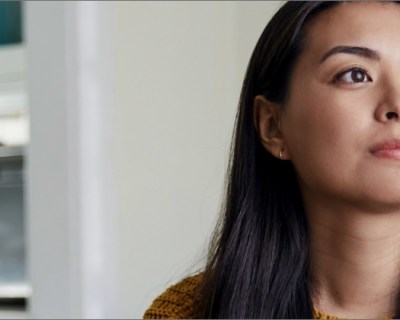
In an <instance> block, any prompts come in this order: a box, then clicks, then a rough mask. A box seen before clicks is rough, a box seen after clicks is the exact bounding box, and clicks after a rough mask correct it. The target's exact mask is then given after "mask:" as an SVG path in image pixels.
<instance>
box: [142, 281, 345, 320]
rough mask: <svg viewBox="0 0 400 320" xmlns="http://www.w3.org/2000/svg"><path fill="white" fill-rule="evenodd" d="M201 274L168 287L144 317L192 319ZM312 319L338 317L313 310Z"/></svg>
mask: <svg viewBox="0 0 400 320" xmlns="http://www.w3.org/2000/svg"><path fill="white" fill-rule="evenodd" d="M200 281H201V274H197V275H194V276H191V277H187V278H185V279H183V280H182V281H180V282H179V283H177V284H175V285H173V286H171V287H169V288H168V289H167V290H166V291H165V292H163V293H162V294H161V295H160V296H159V297H157V298H156V299H155V300H154V301H153V303H152V305H151V306H150V307H149V308H148V309H147V310H146V312H145V314H144V316H143V318H144V319H193V318H194V312H195V298H196V289H197V288H198V285H199V283H200ZM313 318H314V319H332V320H333V319H338V318H337V317H335V316H331V315H328V314H325V313H323V312H321V311H314V312H313Z"/></svg>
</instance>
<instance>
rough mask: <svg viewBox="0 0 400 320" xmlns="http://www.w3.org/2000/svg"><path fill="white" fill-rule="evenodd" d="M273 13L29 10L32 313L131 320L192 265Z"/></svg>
mask: <svg viewBox="0 0 400 320" xmlns="http://www.w3.org/2000/svg"><path fill="white" fill-rule="evenodd" d="M279 6H280V2H261V1H254V2H253V1H246V2H244V1H243V2H240V1H221V2H216V1H204V2H203V1H193V2H186V1H176V2H164V1H162V2H154V1H148V2H146V1H142V2H139V1H133V2H125V1H120V2H119V1H108V2H97V1H77V2H63V1H58V2H44V1H43V2H29V3H28V5H27V9H26V16H27V23H26V28H28V30H27V31H28V32H27V39H28V45H27V57H28V60H27V61H28V74H29V77H28V80H29V100H30V101H29V103H30V107H31V110H30V111H31V116H32V118H31V142H30V145H29V148H28V158H27V160H28V183H27V187H28V192H27V194H28V201H27V207H28V208H27V210H28V218H27V221H28V223H29V227H28V229H29V232H28V250H29V253H28V257H29V279H30V283H31V284H32V286H33V298H32V300H31V302H30V315H31V316H33V317H37V318H55V317H57V318H73V317H79V318H96V317H99V318H101V317H102V318H140V317H141V316H142V315H143V312H144V311H145V309H146V308H147V307H148V306H149V304H150V303H151V301H152V300H153V299H154V298H155V297H156V295H158V294H159V293H160V292H161V291H163V290H164V289H165V288H166V287H167V286H168V285H170V284H172V283H173V282H175V281H178V280H179V279H180V278H182V277H183V276H185V275H187V274H188V273H190V272H195V271H196V270H197V269H199V268H201V266H202V264H203V261H204V260H203V259H202V258H203V252H204V249H205V248H206V245H207V242H208V240H209V237H210V234H211V231H212V229H213V226H214V223H215V221H216V219H217V214H218V211H219V205H220V201H221V194H222V190H223V179H224V173H225V167H226V165H227V159H228V151H229V145H230V138H231V135H232V128H233V122H234V117H235V113H236V108H237V103H238V98H239V94H240V88H241V84H242V80H243V76H244V72H245V69H246V65H247V62H248V60H249V57H250V53H251V51H252V49H253V47H254V45H255V43H256V40H257V39H258V37H259V35H260V33H261V31H262V29H263V28H264V27H265V25H266V23H267V21H268V20H269V18H270V17H271V15H272V14H273V12H274V11H275V10H276V9H277V7H279Z"/></svg>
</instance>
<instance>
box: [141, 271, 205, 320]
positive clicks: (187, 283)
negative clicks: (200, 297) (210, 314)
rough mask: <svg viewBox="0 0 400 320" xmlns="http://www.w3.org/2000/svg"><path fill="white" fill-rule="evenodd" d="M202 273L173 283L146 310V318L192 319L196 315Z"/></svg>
mask: <svg viewBox="0 0 400 320" xmlns="http://www.w3.org/2000/svg"><path fill="white" fill-rule="evenodd" d="M201 277H202V273H199V274H196V275H194V276H190V277H187V278H184V279H183V280H181V281H180V282H178V283H177V284H174V285H172V286H171V287H169V288H168V289H167V290H166V291H164V292H163V293H162V294H161V295H160V296H158V297H157V298H156V299H155V300H154V301H153V303H152V304H151V306H150V307H149V308H148V309H147V310H146V312H145V314H144V316H143V318H144V319H165V318H170V319H190V318H193V317H194V312H195V310H194V306H195V304H194V301H195V298H196V293H197V288H198V286H199V284H200V281H201Z"/></svg>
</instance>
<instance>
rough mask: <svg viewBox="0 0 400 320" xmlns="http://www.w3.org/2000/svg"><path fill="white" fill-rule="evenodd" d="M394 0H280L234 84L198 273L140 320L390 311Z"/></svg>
mask: <svg viewBox="0 0 400 320" xmlns="http://www.w3.org/2000/svg"><path fill="white" fill-rule="evenodd" d="M398 30H400V6H398V5H397V3H393V2H369V1H368V2H326V1H322V2H297V1H296V2H288V3H286V4H284V5H283V6H282V8H280V10H279V11H278V12H277V13H276V14H275V16H274V17H273V18H272V20H271V21H270V22H269V24H268V25H267V27H266V29H265V30H264V32H263V34H262V35H261V37H260V39H259V41H258V43H257V46H256V48H255V50H254V52H253V55H252V58H251V60H250V63H249V66H248V70H247V74H246V78H245V81H244V85H243V91H242V95H241V100H240V105H239V111H238V116H237V123H236V131H235V136H234V141H233V148H232V156H231V163H230V168H229V175H228V185H227V193H226V200H225V207H224V212H223V216H222V218H221V221H220V224H219V227H218V228H217V231H216V233H215V238H214V239H213V241H212V245H211V248H210V255H209V260H208V264H207V267H206V269H205V271H204V272H203V273H201V274H199V275H197V276H195V277H191V278H187V279H185V280H183V282H181V283H179V284H178V285H176V286H173V287H172V288H170V289H169V290H167V292H166V293H164V294H163V295H161V296H160V297H159V298H158V299H156V300H155V301H154V303H153V305H152V307H151V308H150V309H149V310H148V311H147V312H146V314H145V317H150V318H151V317H183V318H193V317H201V318H312V317H314V318H335V317H340V318H391V317H397V316H400V301H399V291H400V288H399V275H400V254H399V249H400V248H399V246H400V232H399V230H400V118H399V115H400V32H399V31H398Z"/></svg>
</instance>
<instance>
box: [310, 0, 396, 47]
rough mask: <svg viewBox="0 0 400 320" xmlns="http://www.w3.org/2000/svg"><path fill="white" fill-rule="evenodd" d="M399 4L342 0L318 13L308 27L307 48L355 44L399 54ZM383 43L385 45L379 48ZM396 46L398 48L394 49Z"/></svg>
mask: <svg viewBox="0 0 400 320" xmlns="http://www.w3.org/2000/svg"><path fill="white" fill-rule="evenodd" d="M399 30H400V5H399V4H396V3H392V2H371V1H362V2H344V3H341V4H340V5H337V6H335V7H333V8H331V9H328V10H327V11H324V12H322V13H321V14H319V15H317V16H316V17H315V18H314V19H313V20H312V21H311V22H310V23H309V25H308V27H307V36H306V42H305V44H306V48H307V47H308V48H309V49H313V50H326V49H327V48H328V47H333V46H336V45H358V46H365V47H372V48H373V49H383V50H384V49H385V46H386V47H387V46H388V44H389V43H390V45H391V50H393V49H394V50H399V53H400V32H399ZM382 44H385V46H384V47H383V48H382ZM396 47H397V48H398V49H397V48H396Z"/></svg>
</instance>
